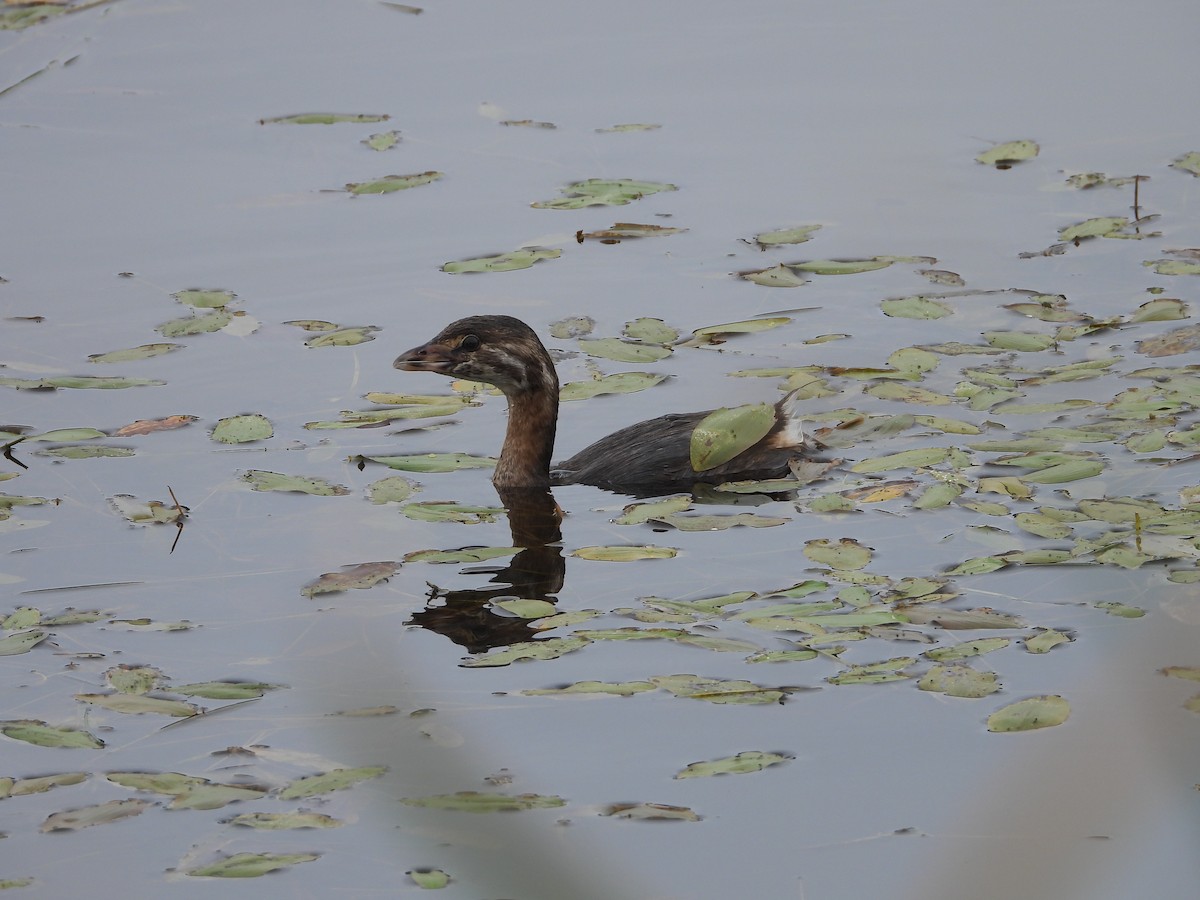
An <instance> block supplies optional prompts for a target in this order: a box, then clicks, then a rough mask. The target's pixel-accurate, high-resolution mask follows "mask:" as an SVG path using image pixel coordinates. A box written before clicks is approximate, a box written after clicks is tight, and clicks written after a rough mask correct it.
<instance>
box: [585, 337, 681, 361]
mask: <svg viewBox="0 0 1200 900" xmlns="http://www.w3.org/2000/svg"><path fill="white" fill-rule="evenodd" d="M579 349H580V350H582V351H583V352H584V353H586V354H587V355H588V356H597V357H601V358H602V359H611V360H613V361H615V362H627V363H638V362H657V361H658V360H660V359H666V358H667V357H668V356H670V355H671V348H670V347H664V346H662V345H660V344H635V343H633V342H631V341H623V340H621V339H620V338H582V339H580V341H579Z"/></svg>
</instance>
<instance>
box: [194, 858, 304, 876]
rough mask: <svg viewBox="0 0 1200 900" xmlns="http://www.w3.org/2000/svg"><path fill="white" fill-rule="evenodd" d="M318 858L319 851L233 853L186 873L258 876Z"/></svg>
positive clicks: (195, 874)
mask: <svg viewBox="0 0 1200 900" xmlns="http://www.w3.org/2000/svg"><path fill="white" fill-rule="evenodd" d="M320 858H321V855H320V854H319V853H235V854H234V855H233V856H224V857H221V858H220V859H219V860H218V861H217V862H215V863H211V864H209V865H207V866H199V867H198V868H195V869H188V870H187V874H188V875H194V876H197V877H203V878H258V877H260V876H262V875H267V874H269V873H271V872H277V871H279V870H280V869H287V868H290V867H291V866H294V865H297V864H299V863H306V862H312V861H313V860H316V859H320Z"/></svg>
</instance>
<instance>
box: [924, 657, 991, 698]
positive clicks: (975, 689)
mask: <svg viewBox="0 0 1200 900" xmlns="http://www.w3.org/2000/svg"><path fill="white" fill-rule="evenodd" d="M917 687H918V688H920V689H921V690H923V691H934V692H936V693H939V694H945V695H946V696H948V697H971V698H975V699H978V698H979V697H986V696H987V695H988V694H994V693H995V692H996V691H998V690H1000V684H999V682H998V681H997V680H996V673H995V672H979V671H976V670H975V669H972V668H971V667H970V666H964V665H950V666H934V667H933V668H932V669H930V670H929V671H928V672H926V673H925V674H924V675H923V676H921V680H920V681H918V682H917Z"/></svg>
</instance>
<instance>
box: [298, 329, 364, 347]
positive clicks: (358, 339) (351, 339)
mask: <svg viewBox="0 0 1200 900" xmlns="http://www.w3.org/2000/svg"><path fill="white" fill-rule="evenodd" d="M378 330H379V329H378V328H377V327H376V326H374V325H355V326H352V327H348V328H340V327H339V328H337V329H336V330H334V331H326V332H322V333H321V334H318V335H317V336H316V337H311V338H309V339H308V340H307V341H305V342H304V346H305V347H354V346H357V345H358V344H365V343H366V342H367V341H373V340H375V332H376V331H378Z"/></svg>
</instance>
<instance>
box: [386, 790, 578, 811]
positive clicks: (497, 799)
mask: <svg viewBox="0 0 1200 900" xmlns="http://www.w3.org/2000/svg"><path fill="white" fill-rule="evenodd" d="M400 802H401V803H403V804H404V805H405V806H419V807H422V808H424V809H449V810H455V811H458V812H472V813H492V812H516V811H519V810H525V809H557V808H558V807H561V806H565V805H566V803H567V801H566V800H564V799H563V798H562V797H555V796H552V795H548V794H498V793H497V794H493V793H484V792H482V791H459V792H458V793H456V794H435V795H433V796H430V797H401V798H400Z"/></svg>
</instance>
